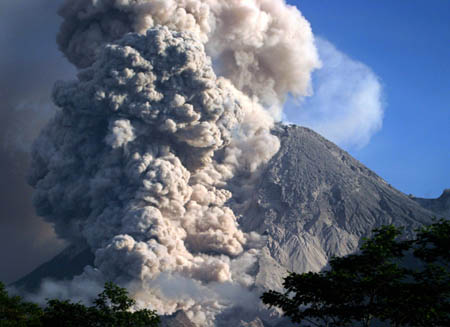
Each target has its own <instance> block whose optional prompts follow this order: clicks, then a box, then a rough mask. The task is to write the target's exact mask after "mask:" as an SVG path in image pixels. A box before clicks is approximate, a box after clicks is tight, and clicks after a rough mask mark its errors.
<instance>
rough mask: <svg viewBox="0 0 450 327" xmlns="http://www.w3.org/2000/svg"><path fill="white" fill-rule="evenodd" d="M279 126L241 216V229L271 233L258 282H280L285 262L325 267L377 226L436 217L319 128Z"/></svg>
mask: <svg viewBox="0 0 450 327" xmlns="http://www.w3.org/2000/svg"><path fill="white" fill-rule="evenodd" d="M274 133H275V134H276V135H278V136H279V138H280V140H281V148H280V151H279V152H278V153H277V154H276V155H275V156H274V157H273V158H272V160H271V162H270V163H269V164H268V167H267V169H266V171H265V172H264V173H263V175H262V178H261V183H260V185H259V187H258V188H257V189H256V190H255V192H254V198H253V201H252V204H251V205H250V208H249V209H248V210H247V212H246V213H245V214H244V215H243V218H242V220H241V221H240V223H241V226H242V227H243V228H244V230H246V231H257V232H259V233H261V234H265V235H267V245H266V246H265V247H264V249H263V257H262V258H261V262H260V271H259V274H258V281H259V284H260V286H261V287H263V288H266V287H271V288H277V287H279V286H280V285H281V284H280V283H281V278H282V277H283V276H285V275H286V272H287V270H289V271H296V272H306V271H311V270H313V271H318V270H320V269H322V268H323V267H324V266H325V265H326V263H327V261H328V259H329V257H330V256H333V255H334V256H343V255H346V254H349V253H351V252H353V251H355V250H356V249H357V248H358V246H359V244H360V242H361V238H362V237H364V236H367V235H368V234H369V232H370V231H371V230H372V229H373V228H376V227H378V226H381V225H384V224H391V223H393V224H395V225H398V226H405V231H406V234H408V235H412V234H413V233H414V230H415V229H416V228H417V227H419V226H421V225H422V224H424V223H428V222H430V220H431V218H432V217H433V213H432V212H430V211H428V210H426V209H424V208H423V207H421V206H420V205H419V204H418V203H417V202H415V201H413V200H411V199H410V198H409V197H408V196H407V195H405V194H403V193H402V192H400V191H398V190H396V189H395V188H393V187H392V186H390V185H389V184H388V183H386V182H385V181H384V180H383V179H382V178H380V177H379V176H377V175H376V174H375V173H374V172H372V171H371V170H369V169H368V168H367V167H365V166H364V165H362V164H361V163H360V162H359V161H357V160H356V159H354V158H353V157H351V156H350V155H349V154H348V153H347V152H345V151H343V150H342V149H340V148H339V147H337V146H336V145H335V144H333V143H332V142H330V141H328V140H326V139H325V138H323V137H322V136H320V135H319V134H317V133H315V132H314V131H312V130H310V129H308V128H304V127H299V126H292V125H291V126H283V125H279V126H278V127H277V129H276V130H275V131H274Z"/></svg>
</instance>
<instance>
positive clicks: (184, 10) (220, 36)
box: [58, 0, 318, 105]
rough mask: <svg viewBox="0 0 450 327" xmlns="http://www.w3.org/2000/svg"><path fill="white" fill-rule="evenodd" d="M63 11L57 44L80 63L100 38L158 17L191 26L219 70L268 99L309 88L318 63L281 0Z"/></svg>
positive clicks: (74, 4)
mask: <svg viewBox="0 0 450 327" xmlns="http://www.w3.org/2000/svg"><path fill="white" fill-rule="evenodd" d="M60 14H61V16H63V17H64V18H65V22H64V24H63V25H62V28H61V32H60V34H59V37H58V44H59V46H60V49H61V50H62V51H63V52H64V53H65V54H66V56H67V58H68V59H69V60H70V61H71V62H73V63H74V64H75V65H76V66H78V67H81V68H82V67H87V66H89V65H91V64H92V63H93V61H94V58H95V55H96V53H97V52H98V51H99V49H100V48H101V45H102V44H105V43H107V42H111V41H114V40H117V39H119V38H120V37H122V36H123V35H124V34H125V33H127V32H138V33H145V31H146V30H147V29H149V28H151V27H154V26H156V25H164V26H167V27H169V28H170V29H171V30H177V31H189V32H192V33H194V34H195V35H196V36H197V37H198V39H199V40H201V41H202V42H203V43H205V45H206V51H207V54H208V55H210V56H212V58H213V59H214V61H217V66H218V67H217V70H218V72H219V73H220V75H223V76H225V77H227V78H228V79H230V80H231V81H232V83H233V84H234V85H235V86H236V87H237V88H238V89H240V90H241V91H244V92H245V93H247V94H248V95H250V96H253V95H255V96H257V97H258V98H259V99H260V101H262V102H263V104H265V105H275V104H278V102H279V101H282V100H283V99H284V97H285V95H286V93H287V92H292V93H293V94H294V95H306V94H308V93H309V83H310V73H311V71H312V70H313V69H315V68H317V67H318V56H317V52H316V48H315V46H314V41H313V35H312V33H311V29H310V26H309V23H308V22H307V21H306V20H305V19H304V18H303V16H302V15H301V14H300V12H299V11H298V10H297V8H295V7H293V6H288V5H286V4H285V2H284V0H249V1H242V0H227V1H225V0H80V1H70V0H69V1H66V3H65V5H64V6H63V7H62V8H61V10H60Z"/></svg>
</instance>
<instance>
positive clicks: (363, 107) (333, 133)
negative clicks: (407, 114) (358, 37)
mask: <svg viewBox="0 0 450 327" xmlns="http://www.w3.org/2000/svg"><path fill="white" fill-rule="evenodd" d="M316 45H317V49H318V52H319V56H320V59H321V61H322V67H321V68H320V69H318V70H316V71H314V73H313V78H312V84H313V89H314V95H312V96H311V97H306V98H303V99H301V100H302V101H301V102H300V103H298V102H299V101H295V100H294V101H293V99H292V98H290V99H288V101H287V102H286V105H285V107H284V114H285V115H286V117H285V118H286V120H288V121H291V122H293V123H300V124H301V125H303V126H307V127H310V128H312V129H314V130H315V131H316V132H318V133H319V134H321V135H323V136H325V137H326V138H328V139H329V140H331V141H333V142H335V143H337V144H338V145H339V146H341V147H343V148H344V149H347V150H358V149H361V148H363V147H364V146H366V145H367V144H368V143H369V141H370V139H371V138H372V136H373V135H374V134H375V133H377V132H378V131H379V130H380V129H381V127H382V125H383V116H384V95H383V88H382V82H381V80H380V78H379V77H378V76H377V75H376V74H375V73H374V72H373V71H372V70H371V69H370V68H369V67H368V66H366V65H365V64H363V63H362V62H359V61H356V60H354V59H351V58H349V57H348V56H346V55H345V54H344V53H342V52H340V51H339V50H338V49H336V48H335V47H334V46H333V45H332V44H331V43H330V42H328V41H327V40H325V39H322V38H320V37H317V38H316ZM295 102H297V103H295ZM299 106H300V110H299Z"/></svg>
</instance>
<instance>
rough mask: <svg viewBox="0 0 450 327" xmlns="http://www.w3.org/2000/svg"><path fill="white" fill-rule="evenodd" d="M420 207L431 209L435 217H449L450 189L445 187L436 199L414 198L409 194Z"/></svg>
mask: <svg viewBox="0 0 450 327" xmlns="http://www.w3.org/2000/svg"><path fill="white" fill-rule="evenodd" d="M411 199H412V200H414V201H416V202H417V203H418V204H420V205H421V206H422V207H424V208H426V209H428V210H431V211H432V212H434V213H435V214H436V218H447V219H449V218H450V189H445V190H444V192H442V194H441V196H440V197H438V198H437V199H425V198H416V197H414V196H411Z"/></svg>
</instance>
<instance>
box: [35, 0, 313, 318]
mask: <svg viewBox="0 0 450 327" xmlns="http://www.w3.org/2000/svg"><path fill="white" fill-rule="evenodd" d="M60 14H61V15H62V17H63V18H64V19H65V21H64V23H63V24H62V27H61V31H60V34H59V37H58V43H59V46H60V49H61V50H62V51H63V52H64V53H65V55H66V57H67V58H68V59H69V60H70V61H71V62H73V63H74V64H75V65H76V66H77V67H78V68H79V69H80V70H79V73H78V80H77V81H71V82H57V83H56V85H55V87H54V91H53V98H54V102H55V104H56V105H57V106H58V107H59V108H61V109H60V110H59V111H58V112H57V113H56V115H55V117H54V118H53V119H52V120H51V121H50V123H49V124H48V125H47V127H46V128H45V129H44V130H43V131H42V133H41V135H40V136H39V138H38V139H37V140H36V142H35V144H34V147H33V152H32V169H31V173H30V178H29V183H30V185H32V186H33V187H34V188H35V193H34V198H33V202H34V205H35V208H36V210H37V213H38V214H39V215H41V216H43V217H45V219H46V220H47V221H48V222H51V223H52V224H54V226H55V230H56V232H57V234H58V235H59V236H60V237H62V238H63V239H65V240H68V241H69V242H71V243H80V244H84V243H86V244H87V245H88V246H89V247H90V249H91V250H92V252H93V253H94V254H95V263H94V267H86V268H85V272H84V273H83V274H82V275H80V276H77V277H76V278H75V279H74V280H73V281H72V282H69V283H64V282H61V283H50V284H49V283H47V284H46V285H44V287H43V291H44V293H45V291H46V290H47V291H48V292H49V293H52V292H56V294H65V295H68V294H71V295H73V296H81V297H82V295H83V290H85V289H91V290H92V289H95V287H92V285H97V286H98V285H101V283H102V282H104V281H106V280H110V281H114V282H116V283H118V284H120V285H124V286H126V287H128V288H129V290H130V291H131V293H132V295H133V296H134V297H135V298H136V299H137V300H138V305H140V306H145V307H151V308H153V309H156V310H158V312H159V313H161V314H172V313H175V312H177V311H179V310H183V311H184V312H185V313H186V315H187V317H188V318H189V319H190V320H191V322H192V323H194V324H196V325H198V326H214V325H218V324H219V322H218V320H216V316H217V315H218V314H220V313H222V312H224V311H226V310H228V309H230V307H232V306H233V304H236V303H239V304H240V305H242V306H244V307H245V305H244V304H243V301H242V299H249V298H255V296H256V295H255V294H256V293H253V291H254V290H255V289H256V288H257V286H256V284H255V277H256V273H257V266H258V255H259V248H261V246H262V245H263V244H264V238H263V237H262V236H260V235H258V234H256V233H254V232H251V233H244V232H243V231H242V230H241V229H240V228H239V224H238V218H237V217H238V216H239V215H240V214H241V212H234V211H233V210H232V208H231V207H230V203H231V201H232V198H233V201H237V202H239V203H243V202H245V200H246V199H245V196H247V197H248V194H249V193H251V192H242V191H241V192H233V193H232V192H231V191H233V190H238V189H240V190H243V189H244V190H249V189H251V187H252V185H251V184H252V182H254V181H255V180H256V179H257V176H258V172H259V169H260V168H261V167H262V166H263V165H264V164H265V163H266V162H267V161H268V160H269V159H270V158H271V157H272V156H273V155H274V154H275V153H276V152H277V151H278V148H279V141H278V139H277V138H276V137H275V136H273V135H271V133H270V129H271V127H272V126H273V123H274V121H275V119H277V118H279V116H280V108H281V105H282V103H283V101H284V99H285V98H286V95H287V93H291V94H294V95H307V94H308V93H309V91H310V90H309V83H310V74H311V72H312V70H314V69H315V68H317V67H319V65H320V64H319V60H318V56H317V52H316V49H315V46H314V39H313V35H312V32H311V29H310V26H309V24H308V22H307V21H306V20H305V19H304V18H303V17H302V16H301V14H300V12H298V10H297V9H296V8H295V7H290V6H287V5H286V4H285V3H284V1H282V0H275V1H274V0H270V1H265V0H252V1H238V0H235V1H212V0H205V1H199V0H191V1H162V0H161V1H158V0H156V1H149V0H134V1H133V0H129V1H127V0H121V1H112V0H111V1H107V0H104V1H94V0H80V1H66V2H65V3H64V5H63V6H62V8H61V10H60ZM213 67H214V69H216V72H217V73H216V72H215V71H214V70H213ZM236 208H239V207H236ZM236 208H234V210H235V211H239V209H236ZM86 285H91V286H89V287H86ZM224 285H227V286H226V287H224ZM80 290H81V291H80ZM84 293H85V294H84V295H89V294H87V293H89V292H84ZM42 294H43V293H41V294H40V296H41V297H42ZM80 294H81V295H80ZM47 295H50V296H52V295H54V294H47ZM239 299H241V300H240V301H239ZM244 302H245V301H244ZM252 302H254V303H256V302H257V301H256V300H255V301H252ZM252 310H254V308H252Z"/></svg>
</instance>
